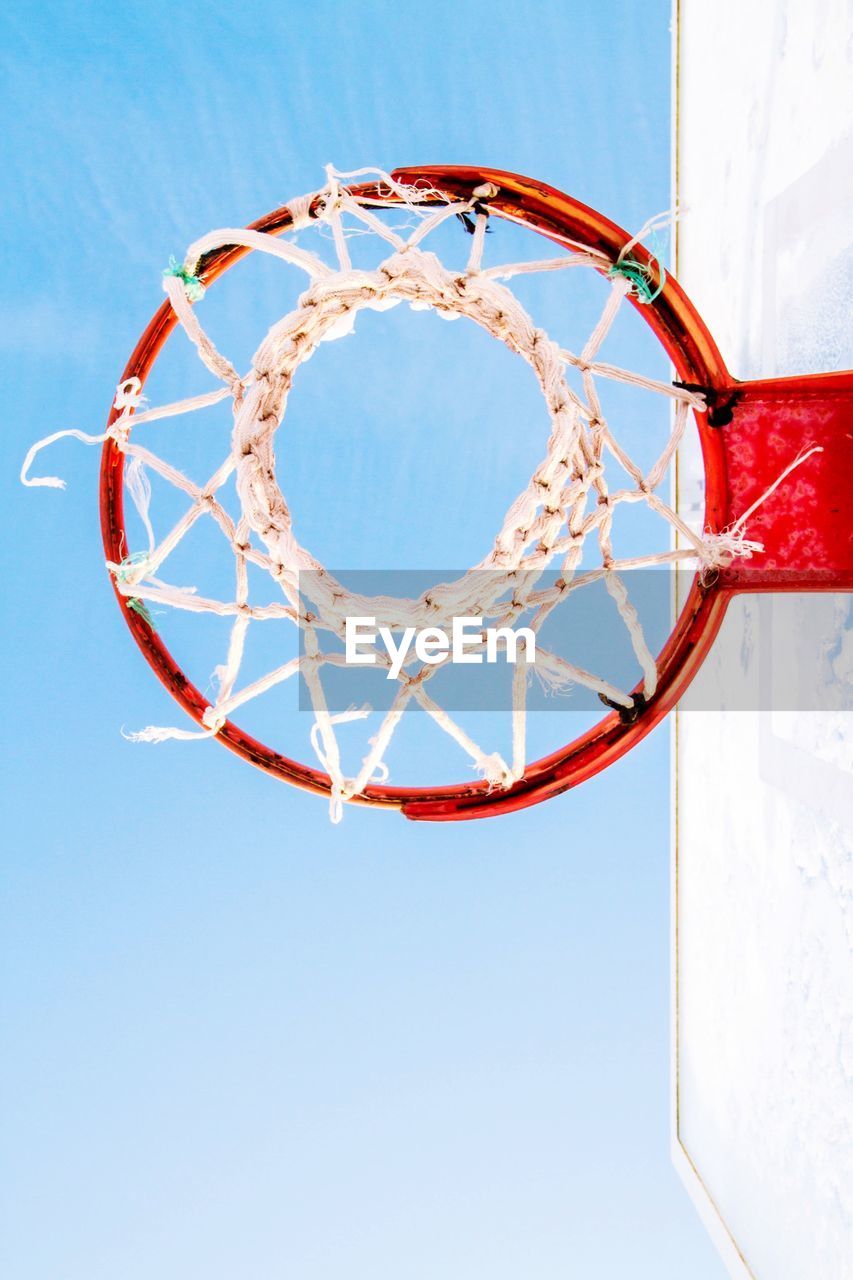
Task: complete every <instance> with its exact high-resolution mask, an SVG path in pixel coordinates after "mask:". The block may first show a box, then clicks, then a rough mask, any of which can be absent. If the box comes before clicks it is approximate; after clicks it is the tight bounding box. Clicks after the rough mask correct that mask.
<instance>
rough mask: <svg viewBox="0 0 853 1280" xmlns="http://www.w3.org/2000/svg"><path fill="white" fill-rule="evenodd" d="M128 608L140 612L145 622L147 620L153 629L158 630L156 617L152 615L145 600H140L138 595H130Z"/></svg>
mask: <svg viewBox="0 0 853 1280" xmlns="http://www.w3.org/2000/svg"><path fill="white" fill-rule="evenodd" d="M127 607H128V609H132V610H133V612H134V613H138V614H139V616H140V618H141V619H142V621H143V622H147V623H148V625H149V627H150V628H151V630H152V631H156V630H157V628H156V627H155V626H154V619H153V618H152V617H151V610H150V609H149V608H148V605H147V604H146V603H145V601H144V600H140V599H139V597H138V596H128V599H127Z"/></svg>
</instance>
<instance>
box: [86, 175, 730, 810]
mask: <svg viewBox="0 0 853 1280" xmlns="http://www.w3.org/2000/svg"><path fill="white" fill-rule="evenodd" d="M393 176H394V177H395V178H396V179H397V180H398V181H400V182H403V183H405V184H407V185H414V184H415V183H417V182H418V181H420V182H422V183H428V184H429V185H430V186H432V187H433V188H435V189H437V190H439V191H441V192H443V193H446V194H447V195H449V196H455V197H459V196H461V197H463V198H467V197H469V196H470V194H471V192H472V191H473V190H474V188H475V187H478V186H480V185H481V184H482V183H486V182H490V183H493V184H494V185H495V186H496V187H497V188H498V194H497V195H496V196H495V197H494V198H492V199H490V201H489V208H490V211H491V212H492V213H494V214H496V215H497V216H499V217H504V218H507V219H510V220H512V221H515V222H520V223H523V224H524V225H526V226H529V227H531V228H533V229H534V230H535V231H537V232H539V233H540V234H541V235H543V236H545V237H547V238H548V239H550V240H553V241H555V242H556V243H558V244H562V245H567V244H572V245H584V246H588V247H591V248H595V249H598V250H601V251H603V252H604V253H605V254H606V255H607V256H608V257H609V258H610V259H611V260H612V261H613V260H615V259H616V258H617V257H618V255H619V253H620V252H621V250H622V248H623V247H624V245H625V244H627V242H628V241H629V239H630V238H631V237H630V235H629V233H627V232H626V231H624V230H622V229H621V228H620V227H618V226H616V225H615V224H614V223H612V222H610V221H609V220H608V219H607V218H604V217H603V216H602V215H601V214H599V213H596V212H595V211H594V210H593V209H590V208H588V207H587V206H586V205H583V204H581V203H579V202H578V201H576V200H573V199H571V198H570V197H569V196H567V195H565V194H564V193H563V192H561V191H557V190H556V189H555V188H553V187H549V186H546V185H545V184H544V183H541V182H537V181H535V180H533V179H531V178H523V177H520V176H518V175H517V174H512V173H505V172H503V171H501V170H497V169H475V168H469V167H467V166H466V167H462V166H449V167H442V166H427V167H424V168H418V169H398V170H396V171H395V173H394V175H393ZM353 190H354V191H356V192H357V193H358V194H359V195H360V196H364V197H368V198H370V199H375V200H376V201H377V202H381V203H385V204H391V203H394V201H393V199H389V198H388V197H387V195H386V194H385V193H384V192H383V191H382V190H380V189H378V188H377V187H376V186H374V185H372V184H362V185H360V186H359V187H355V188H353ZM251 226H252V229H253V230H256V231H264V232H267V233H268V234H271V235H277V234H280V233H282V232H284V231H286V230H288V229H289V227H290V226H291V215H290V211H289V210H288V209H287V207H286V206H285V207H283V208H280V209H277V210H275V211H274V212H273V213H271V214H269V215H267V217H265V218H262V219H260V220H259V221H258V222H255V223H252V224H251ZM248 252H249V250H246V249H243V248H238V247H235V246H231V247H227V246H226V247H225V248H222V249H219V250H217V251H216V252H214V253H212V254H210V255H208V257H207V258H206V259H205V260H204V261H203V263H202V264H201V266H200V269H199V274H200V276H201V279H202V280H203V282H204V284H205V285H210V284H211V283H212V282H213V281H214V280H215V279H216V278H217V276H219V275H221V274H222V272H224V271H226V270H227V269H228V268H229V267H231V266H233V265H234V263H236V262H237V261H238V260H239V259H240V258H242V257H243V256H244V255H245V254H246V253H248ZM632 256H633V257H634V258H636V259H638V260H639V261H640V262H642V263H643V264H644V265H645V266H647V267H648V269H649V271H650V272H651V275H652V280H653V283H654V284H657V283H659V277H658V274H657V273H658V264H657V262H656V260H655V259H654V258H653V257H651V255H649V254H648V252H647V251H646V250H645V249H644V248H643V246H642V245H637V246H636V247H635V248H634V249H633V250H632ZM634 306H635V307H636V308H637V310H639V312H640V314H641V315H642V317H643V319H644V320H646V322H647V323H648V324H649V325H650V326H651V328H652V329H653V330H654V332H655V333H656V335H657V337H658V339H659V340H660V342H661V343H662V345H663V346H664V348H665V349H666V351H667V353H668V355H669V357H670V359H671V360H672V363H673V365H674V366H675V369H676V371H677V375H678V377H679V378H680V379H681V380H683V381H685V382H692V383H697V384H699V385H701V386H703V387H709V388H713V389H714V390H715V391H716V392H718V393H719V394H720V395H721V396H722V395H725V394H726V392H727V391H728V390H730V389H731V388H732V386H733V385H734V384H733V380H732V379H731V377H730V375H729V373H728V372H727V370H726V368H725V365H724V364H723V361H722V357H721V356H720V353H719V351H718V350H717V347H716V345H715V343H714V341H713V339H712V338H711V336H710V334H709V333H708V330H707V329H706V328H705V325H704V323H703V322H702V319H701V317H700V316H699V314H698V313H697V311H696V310H695V308H694V307H693V305H692V304H691V302H690V301H689V299H688V298H687V297H686V295H685V294H684V293H683V291H682V290H681V288H680V287H679V285H678V284H677V283H676V281H675V280H674V279H673V278H672V277H671V276H670V275H667V277H666V280H665V283H664V285H663V289H662V291H661V293H660V294H659V295H658V297H657V299H656V300H655V302H654V303H651V304H645V305H641V304H639V303H637V302H634ZM176 323H177V320H176V317H175V315H174V313H173V311H172V309H171V307H170V305H169V303H168V302H164V303H163V305H162V306H161V307H160V308H159V309H158V311H157V312H156V313H155V314H154V316H153V317H152V319H151V321H150V323H149V324H148V327H147V328H146V330H145V332H144V333H143V334H142V337H141V338H140V340H139V342H138V343H137V346H136V348H135V350H134V352H133V354H132V355H131V357H130V359H129V361H128V363H127V365H126V366H125V369H124V372H123V374H122V380H124V379H126V378H131V377H136V378H139V380H140V382H141V383H143V385H144V383H145V379H146V377H147V376H148V374H149V372H150V370H151V368H152V366H153V364H154V362H155V360H156V359H157V356H158V354H159V352H160V351H161V349H162V347H163V345H164V343H165V342H166V339H167V338H168V336H169V334H170V333H171V332H172V330H173V329H174V328H175V325H176ZM116 417H117V411H116V410H115V409H113V410H112V411H111V413H110V417H109V419H108V425H111V424H112V423H113V422H114V421H115V418H116ZM697 423H698V428H699V433H700V439H701V445H702V453H703V458H704V465H705V490H706V514H707V518H708V522H709V527H710V528H711V529H712V530H715V529H716V527H717V526H716V524H715V523H714V518H715V514H716V513H717V512H719V511H723V510H725V509H726V473H725V463H724V457H723V450H722V445H721V442H720V434H719V432H715V431H714V430H713V429H711V428H709V427H708V426H707V424H706V422H705V421H704V419H703V418H702V417H701V416H697ZM123 473H124V455H123V454H122V453H121V451H120V450H119V449H118V448H117V447H116V445H115V443H114V442H113V441H111V440H110V441H108V442H107V443H106V444H105V445H104V449H103V453H102V457H101V473H100V511H101V530H102V536H103V543H104V550H105V552H106V556H107V559H108V560H110V561H112V562H113V563H116V562H119V561H121V560H122V559H123V558H124V556H125V555H126V554H127V540H126V533H125V524H124V508H123V496H124V487H123ZM113 585H114V586H115V584H113ZM116 596H117V599H118V601H119V605H120V607H121V610H122V612H123V614H124V618H125V621H126V623H127V625H128V627H129V628H130V631H131V633H132V635H133V637H134V639H135V640H136V643H137V644H138V646H139V648H140V649H141V651H142V653H143V654H144V656H145V658H146V660H147V662H148V663H149V665H150V666H151V668H152V670H153V671H154V672H155V674H156V675H157V677H158V678H159V679H160V681H161V682H162V683H163V684H164V685H165V687H166V688H167V689H168V691H169V692H170V693H171V694H172V696H173V697H174V698H175V700H176V701H177V702H178V703H179V704H180V705H181V706H182V707H183V709H184V710H185V711H186V712H187V714H188V715H189V716H191V717H192V719H193V720H195V721H196V722H197V723H199V724H201V723H202V716H203V715H204V712H205V711H206V710H207V709H208V707H209V706H210V704H209V702H208V700H207V699H206V698H205V697H204V696H203V694H202V693H201V692H200V691H199V690H198V689H197V688H196V687H195V685H194V684H193V683H192V681H191V680H190V679H189V678H188V677H187V675H186V674H185V673H184V672H183V670H182V669H181V668H180V666H179V665H178V664H177V662H176V661H175V659H174V658H173V656H172V654H171V653H170V651H169V650H168V649H167V647H166V645H165V644H164V643H163V641H162V639H161V638H160V636H159V635H158V634H157V633H156V632H155V631H153V630H152V629H151V628H150V627H149V626H148V625H147V623H146V622H145V621H144V619H143V618H142V617H141V616H140V615H139V614H138V613H136V612H135V611H134V610H133V609H131V608H129V607H128V602H127V599H126V598H125V597H124V596H122V595H121V594H120V593H119V592H118V591H116ZM727 602H728V594H727V593H726V592H725V591H722V590H719V589H714V588H711V589H706V588H703V587H702V586H701V585H700V583H699V582H698V580H696V579H694V582H693V586H692V588H691V590H690V592H689V594H688V597H687V599H686V601H685V604H684V606H683V608H682V610H681V613H680V615H679V617H678V620H677V622H676V624H675V628H674V630H673V632H672V635H671V636H670V638H669V640H668V642H667V644H666V645H665V647H664V649H663V651H662V653H661V654H660V656H659V661H658V667H659V682H658V689H657V692H656V694H655V695H654V697H653V698H651V699H650V700H649V701H648V703H647V704H646V705H645V707H644V708H643V710H642V712H641V714H640V715H639V716H638V717H637V719H636V720H634V722H633V723H631V724H626V723H623V721H622V719H621V718H620V716H619V715H618V714H617V713H615V712H611V713H610V714H608V715H606V716H605V717H604V718H603V719H602V720H601V721H600V722H599V723H598V724H597V725H595V726H594V727H593V728H592V729H591V730H589V731H588V732H587V733H585V734H583V735H582V736H581V737H580V738H577V739H576V740H574V741H573V742H571V743H569V744H568V745H567V746H565V747H563V748H561V749H560V750H559V751H556V752H554V753H552V754H551V755H548V756H545V757H543V758H541V759H540V760H537V761H535V762H533V763H532V764H530V765H528V767H527V770H526V773H525V776H524V778H522V779H521V780H520V781H519V782H518V783H516V784H515V785H514V786H513V787H512V788H510V789H509V790H507V791H491V792H490V791H489V789H488V786H487V784H486V783H485V782H473V783H472V782H466V783H459V784H456V785H451V786H443V787H411V788H404V787H389V786H370V787H368V788H367V789H366V790H365V792H364V793H363V795H360V796H358V797H355V802H356V803H360V804H369V805H374V806H380V807H385V808H393V809H401V810H402V811H403V813H404V814H405V815H406V816H407V817H409V818H414V819H427V820H434V821H442V820H444V821H446V820H453V819H460V818H473V817H485V816H489V815H493V814H498V813H506V812H509V811H512V810H515V809H521V808H526V807H528V806H529V805H532V804H536V803H538V802H539V801H540V800H544V799H547V798H548V797H550V796H553V795H557V794H559V793H560V792H562V791H565V790H568V789H569V788H570V787H572V786H575V785H577V783H579V782H582V781H584V780H585V779H587V778H590V777H592V776H593V775H594V774H595V773H597V772H599V770H601V769H603V768H605V767H607V766H608V765H610V764H612V763H613V762H614V761H615V760H617V759H618V758H619V757H620V756H622V755H624V754H625V752H626V751H629V750H630V749H631V748H632V747H633V746H635V745H636V743H637V742H639V741H640V739H642V738H643V737H645V735H646V734H647V733H649V731H650V730H651V729H652V728H654V726H655V725H656V724H657V723H658V722H659V721H660V720H661V719H662V718H663V717H664V716H665V715H667V713H668V712H669V711H670V710H671V709H672V707H673V706H674V705H675V703H676V702H677V701H678V699H679V698H680V697H681V695H682V693H683V692H684V690H685V689H686V688H687V686H688V684H689V683H690V681H691V680H692V679H693V676H694V675H695V674H696V671H697V670H698V668H699V666H700V665H701V663H702V660H703V659H704V657H705V655H706V653H707V651H708V649H709V648H710V646H711V644H712V643H713V640H714V637H715V635H716V633H717V630H718V628H719V625H720V623H721V621H722V617H723V614H724V612H725V607H726V604H727ZM217 738H218V740H220V741H221V742H223V743H224V744H225V745H226V746H227V747H229V748H230V749H231V750H232V751H234V752H236V753H237V754H238V755H240V756H242V757H243V758H244V759H246V760H248V761H249V762H250V763H251V764H254V765H256V766H257V767H258V768H261V769H264V770H265V771H266V772H267V773H270V774H273V775H274V776H275V777H278V778H280V779H282V780H284V781H286V782H289V783H291V784H292V785H294V786H298V787H301V788H303V789H306V790H309V791H314V792H319V793H325V794H329V792H330V791H331V780H330V778H329V776H328V775H327V774H326V773H323V772H322V771H320V770H318V769H314V768H311V767H310V766H309V765H305V764H301V763H300V762H298V761H296V760H292V759H290V758H289V757H287V756H284V755H282V754H280V753H279V752H277V751H274V750H273V749H272V748H271V747H268V746H266V745H265V744H264V743H261V742H259V741H257V740H256V739H255V738H253V737H251V735H249V734H247V733H245V732H244V731H243V730H241V729H240V728H239V727H238V726H237V725H236V724H234V723H233V722H232V721H230V720H229V721H227V722H226V723H225V725H224V726H223V728H222V729H221V730H220V732H219V733H218V734H217Z"/></svg>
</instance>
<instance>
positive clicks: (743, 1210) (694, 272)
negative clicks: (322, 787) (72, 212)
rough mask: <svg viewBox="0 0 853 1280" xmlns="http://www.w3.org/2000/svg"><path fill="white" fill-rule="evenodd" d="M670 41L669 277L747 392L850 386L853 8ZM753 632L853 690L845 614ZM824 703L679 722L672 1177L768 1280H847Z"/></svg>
mask: <svg viewBox="0 0 853 1280" xmlns="http://www.w3.org/2000/svg"><path fill="white" fill-rule="evenodd" d="M673 41H674V108H675V145H674V185H675V197H676V199H677V200H678V202H679V204H680V205H681V206H686V209H687V212H686V215H685V217H684V219H683V221H682V222H681V223H680V225H679V227H678V232H677V240H676V261H675V271H676V275H677V277H678V278H679V280H680V282H681V284H682V285H683V286H684V288H685V289H686V291H687V293H688V294H689V295H690V297H691V299H692V301H693V302H694V303H695V304H696V306H697V307H698V309H699V311H700V313H701V314H702V315H703V317H704V319H705V321H706V323H707V324H708V326H709V328H710V330H711V332H712V333H713V335H714V337H715V339H716V341H717V343H718V345H719V346H720V349H721V351H722V353H723V356H724V358H725V360H726V362H727V364H728V366H729V368H730V370H731V372H732V373H733V374H734V375H735V376H736V377H739V378H751V377H759V376H772V375H784V374H794V373H806V372H812V371H819V370H828V369H836V368H846V367H851V366H853V321H851V315H853V310H851V296H853V134H852V133H851V130H853V8H851V5H850V4H849V3H846V2H845V0H772V2H770V3H766V2H763V0H714V3H711V2H710V0H676V3H675V13H674V24H673ZM697 463H698V459H697V458H696V457H695V456H694V455H693V454H692V453H691V451H690V450H687V451H686V453H685V456H683V457H682V458H681V459H680V461H679V474H678V488H679V495H678V498H679V505H680V508H681V510H682V512H683V513H685V514H686V515H687V516H688V517H689V518H690V519H691V520H697V521H698V520H701V501H700V487H699V482H698V469H697ZM758 614H759V610H758V606H757V603H756V599H755V598H749V597H741V598H740V599H739V601H737V602H736V605H735V607H733V608H732V609H731V610H730V611H729V615H728V617H727V619H726V621H725V623H724V632H723V634H722V635H721V637H720V640H719V641H718V647H719V646H720V645H725V646H727V648H728V651H729V652H731V651H732V650H731V646H732V645H733V644H736V645H740V646H741V651H742V653H743V659H742V661H743V663H744V665H745V666H748V665H749V664H750V663H753V662H755V661H757V660H758V655H759V654H760V650H761V643H762V640H761V634H760V630H761V628H763V629H764V631H765V632H766V630H767V627H768V620H769V625H771V626H772V627H775V628H781V627H786V628H788V629H789V630H790V631H792V632H797V631H798V630H799V629H800V626H801V624H802V623H803V622H804V621H805V619H806V618H808V622H809V634H811V635H813V634H815V632H816V631H817V633H818V634H819V635H820V636H822V637H823V640H824V642H825V645H826V652H827V653H828V654H831V655H832V661H831V662H829V663H828V664H824V667H823V678H825V679H837V680H842V681H844V680H846V681H853V657H851V652H853V612H851V608H850V602H849V600H847V601H844V600H841V601H839V599H838V597H836V598H834V599H833V598H831V597H820V596H810V597H805V596H800V597H791V598H788V599H786V600H784V601H783V600H782V599H781V598H780V597H777V598H776V599H775V600H774V601H773V602H772V603H769V608H768V607H767V606H762V610H761V617H760V618H759V616H758ZM715 652H716V649H715ZM715 660H719V659H718V658H717V659H715V655H714V654H712V656H711V659H710V661H711V663H712V664H713V663H714V661H715ZM825 692H826V690H825V689H822V688H821V687H820V682H817V683H816V685H815V687H814V688H813V689H812V690H811V695H810V696H811V702H812V704H813V709H811V710H802V709H801V710H795V711H791V710H788V711H783V710H778V709H776V710H774V709H773V708H772V707H771V706H768V707H767V709H763V710H757V709H753V710H717V711H712V710H684V709H682V710H681V711H679V712H678V713H677V714H676V716H675V717H674V730H673V735H674V736H673V759H674V765H673V769H674V779H673V789H674V855H673V975H674V993H673V1009H674V1025H673V1047H674V1070H673V1150H674V1158H675V1161H676V1164H677V1167H678V1169H679V1172H680V1173H681V1175H682V1177H683V1179H684V1182H685V1184H686V1186H687V1187H688V1190H689V1191H690V1194H691V1195H692V1197H693V1199H694V1201H695V1203H696V1206H697V1208H698V1210H699V1212H700V1214H701V1215H702V1217H703V1218H704V1220H705V1222H706V1224H707V1226H708V1228H709V1230H710V1231H711V1232H712V1234H713V1236H714V1239H715V1240H716V1242H717V1244H718V1247H719V1249H720V1252H721V1254H722V1256H723V1258H724V1260H725V1262H726V1264H727V1266H728V1268H729V1270H730V1272H731V1274H732V1275H733V1276H736V1277H747V1276H749V1277H753V1278H754V1280H795V1278H796V1280H849V1278H850V1277H853V723H851V721H853V717H851V714H850V712H849V711H847V712H845V711H829V710H823V711H822V710H820V709H819V708H820V707H821V706H823V705H826V704H825V701H824V700H823V698H824V694H825ZM806 701H808V699H806Z"/></svg>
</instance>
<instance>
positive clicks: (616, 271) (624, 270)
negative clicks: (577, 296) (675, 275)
mask: <svg viewBox="0 0 853 1280" xmlns="http://www.w3.org/2000/svg"><path fill="white" fill-rule="evenodd" d="M652 261H653V262H656V263H657V266H658V273H659V275H660V284H659V285H658V287H657V288H656V289H653V288H652V272H651V268H650V267H646V266H643V264H642V263H641V262H637V260H636V258H622V259H620V261H619V262H614V264H613V266H612V267H611V268H610V270H609V271H608V273H607V274H608V275H609V276H610V277H611V278H612V277H613V276H623V277H624V279H626V280H628V281H629V282H630V284H631V286H632V288H633V290H634V295H635V297H636V298H637V301H638V302H642V303H644V304H645V303H648V302H654V300H655V298H658V297H659V296H660V295H661V293H662V292H663V287H664V285H665V284H666V271H665V270H664V266H663V263H662V262H661V261H660V259H659V258H653V259H652Z"/></svg>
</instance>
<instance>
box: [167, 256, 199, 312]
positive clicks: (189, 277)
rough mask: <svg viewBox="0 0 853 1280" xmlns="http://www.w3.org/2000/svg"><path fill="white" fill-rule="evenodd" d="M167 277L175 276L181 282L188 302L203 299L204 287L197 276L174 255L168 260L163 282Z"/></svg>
mask: <svg viewBox="0 0 853 1280" xmlns="http://www.w3.org/2000/svg"><path fill="white" fill-rule="evenodd" d="M168 276H177V278H178V279H179V280H183V282H184V289H185V290H186V294H187V297H188V298H189V300H190V302H198V301H200V299H201V298H203V297H204V285H203V284H202V282H201V281H200V280H199V278H198V276H194V275H193V273H192V272H191V271H189V270H188V269H187V268H186V267H185V266H183V265H182V263H180V262H178V259H177V258H176V257H174V255H173V256H172V257H170V258H169V265H168V267H166V270H165V271H164V272H163V279H164V280H165V279H166V278H167V277H168Z"/></svg>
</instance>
